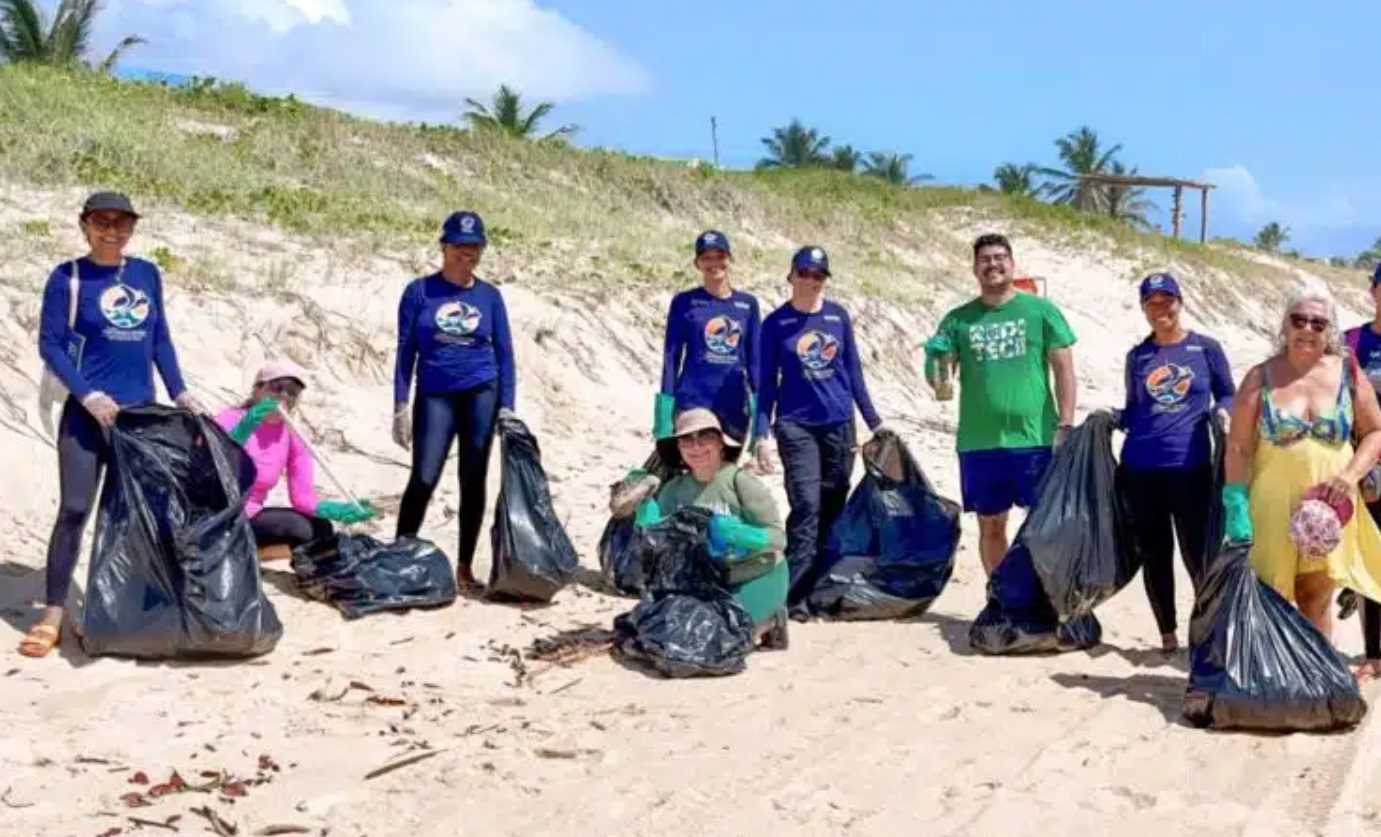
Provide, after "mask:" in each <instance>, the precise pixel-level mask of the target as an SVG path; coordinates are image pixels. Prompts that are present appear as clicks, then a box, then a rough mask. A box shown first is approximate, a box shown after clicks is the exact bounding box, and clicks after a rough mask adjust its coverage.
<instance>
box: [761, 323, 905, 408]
mask: <svg viewBox="0 0 1381 837" xmlns="http://www.w3.org/2000/svg"><path fill="white" fill-rule="evenodd" d="M761 349H762V361H761V363H762V391H761V394H760V395H759V397H758V433H759V434H760V435H765V434H766V433H767V431H768V428H769V427H770V426H771V423H772V420H773V409H774V408H775V409H776V420H777V421H792V422H796V423H797V424H804V425H814V426H818V425H822V424H837V423H839V422H843V421H849V420H851V419H852V418H853V414H854V411H853V406H854V404H858V411H859V412H860V413H862V414H863V420H864V421H865V422H867V423H868V427H869V429H876V428H877V427H879V426H880V425H881V424H882V419H881V417H879V416H878V413H877V410H875V409H873V401H872V399H871V398H869V397H868V387H867V385H866V384H865V383H864V381H863V363H862V359H861V358H860V357H859V353H858V344H857V343H856V342H855V341H854V329H853V324H852V323H851V322H850V321H849V314H848V312H847V311H845V310H844V309H843V308H841V307H840V306H839V305H837V304H835V303H833V302H829V301H826V302H825V303H824V304H823V305H822V306H821V308H820V310H819V311H816V312H815V313H813V314H803V313H801V312H800V311H797V310H796V309H795V308H793V307H792V306H791V303H790V302H788V303H786V304H785V305H783V306H782V307H780V308H778V309H777V310H776V311H773V312H772V313H771V314H768V315H767V319H766V320H764V321H763V324H762V345H761Z"/></svg>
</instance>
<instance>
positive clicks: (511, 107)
mask: <svg viewBox="0 0 1381 837" xmlns="http://www.w3.org/2000/svg"><path fill="white" fill-rule="evenodd" d="M465 104H467V105H469V106H470V109H469V110H467V111H466V112H465V121H466V122H468V123H470V127H471V128H474V129H476V130H479V131H498V132H499V133H502V134H508V135H509V136H512V137H516V138H518V139H531V138H532V137H533V135H534V134H536V133H537V125H538V123H540V122H541V121H542V120H543V119H545V118H546V117H547V115H548V114H550V113H551V112H552V109H553V108H555V107H556V105H554V104H552V103H551V102H538V103H537V104H536V105H534V106H533V108H532V110H530V111H528V112H527V113H523V96H522V94H521V93H519V92H518V91H516V90H514V89H513V88H511V87H509V86H508V85H507V84H501V85H499V91H498V92H497V93H495V94H494V99H493V101H492V102H491V103H490V104H488V105H485V104H484V103H482V102H477V101H475V100H474V99H466V100H465ZM578 130H580V128H579V127H577V126H575V125H562V126H561V127H560V128H557V129H556V130H554V131H552V132H550V133H548V134H547V135H546V136H544V137H542V139H544V140H549V139H555V138H557V137H569V136H571V135H573V134H574V133H575V132H576V131H578Z"/></svg>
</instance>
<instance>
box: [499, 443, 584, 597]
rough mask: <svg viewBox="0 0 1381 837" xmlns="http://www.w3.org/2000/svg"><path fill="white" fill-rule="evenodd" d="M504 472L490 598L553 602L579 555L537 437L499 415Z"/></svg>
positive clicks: (575, 566)
mask: <svg viewBox="0 0 1381 837" xmlns="http://www.w3.org/2000/svg"><path fill="white" fill-rule="evenodd" d="M498 429H499V439H500V445H501V452H502V456H503V475H502V478H501V483H500V485H501V487H500V489H499V500H498V504H497V505H496V506H495V508H494V525H493V528H492V529H491V530H490V538H491V542H492V544H493V548H494V560H493V563H492V564H491V565H490V573H489V584H488V586H487V587H486V588H485V595H486V596H487V597H488V598H490V599H496V600H504V601H523V602H550V601H551V600H552V597H553V596H555V595H556V593H557V592H558V591H559V590H560V589H561V588H562V587H564V586H566V584H568V583H569V582H570V581H571V579H573V578H574V577H575V573H576V570H577V569H579V567H580V557H579V556H578V555H577V554H576V551H575V546H574V545H573V544H572V543H571V539H570V536H569V535H567V534H566V529H565V527H563V526H562V525H561V521H560V520H559V519H558V518H557V516H556V509H554V508H553V507H552V502H551V490H550V488H549V486H548V484H547V475H546V472H545V471H543V470H542V453H541V450H540V449H539V448H538V446H537V438H536V437H535V436H533V435H532V431H530V430H528V427H527V425H526V424H524V423H523V422H522V420H520V419H518V418H516V417H512V416H501V417H500V418H499V428H498Z"/></svg>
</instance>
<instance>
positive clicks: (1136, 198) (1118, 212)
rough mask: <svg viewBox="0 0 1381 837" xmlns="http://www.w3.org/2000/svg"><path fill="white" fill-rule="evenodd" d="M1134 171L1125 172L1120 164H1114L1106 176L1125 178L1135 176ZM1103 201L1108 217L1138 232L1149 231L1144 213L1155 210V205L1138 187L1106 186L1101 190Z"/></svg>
mask: <svg viewBox="0 0 1381 837" xmlns="http://www.w3.org/2000/svg"><path fill="white" fill-rule="evenodd" d="M1136 173H1137V171H1136V169H1132V170H1131V171H1127V167H1126V166H1124V165H1122V163H1121V162H1120V161H1119V162H1115V163H1113V164H1112V167H1111V168H1110V169H1109V170H1108V174H1113V175H1118V176H1126V175H1134V174H1136ZM1102 192H1103V200H1104V202H1105V203H1106V205H1107V213H1108V215H1109V216H1110V217H1113V218H1116V219H1117V220H1119V221H1123V222H1126V223H1128V224H1131V225H1132V226H1133V227H1136V228H1137V229H1139V230H1149V229H1150V228H1151V222H1150V221H1149V220H1147V218H1146V213H1148V212H1151V211H1153V210H1155V208H1156V205H1155V204H1154V203H1153V202H1151V201H1149V200H1147V199H1146V190H1145V189H1142V188H1141V187H1138V186H1114V185H1106V186H1103V188H1102Z"/></svg>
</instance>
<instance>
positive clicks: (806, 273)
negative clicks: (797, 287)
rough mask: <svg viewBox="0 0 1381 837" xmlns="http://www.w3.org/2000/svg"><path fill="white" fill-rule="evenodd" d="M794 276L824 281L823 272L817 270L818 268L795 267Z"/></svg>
mask: <svg viewBox="0 0 1381 837" xmlns="http://www.w3.org/2000/svg"><path fill="white" fill-rule="evenodd" d="M796 278H797V279H814V280H815V281H817V282H823V281H825V274H823V273H821V272H820V271H818V270H807V269H805V268H797V269H796Z"/></svg>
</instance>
